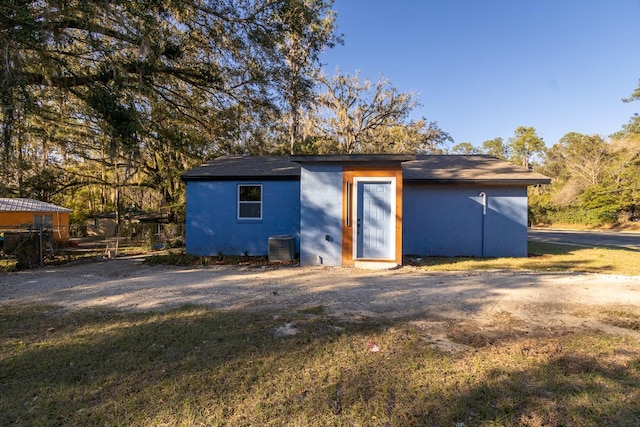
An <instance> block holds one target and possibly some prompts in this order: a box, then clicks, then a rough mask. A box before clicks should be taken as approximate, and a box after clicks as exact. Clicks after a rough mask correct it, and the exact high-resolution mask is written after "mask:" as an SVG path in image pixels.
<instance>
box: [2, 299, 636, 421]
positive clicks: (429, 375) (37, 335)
mask: <svg viewBox="0 0 640 427" xmlns="http://www.w3.org/2000/svg"><path fill="white" fill-rule="evenodd" d="M620 315H621V314H620V313H603V316H604V318H606V317H607V316H613V317H615V318H618V317H620ZM627 317H628V319H630V320H629V321H630V322H631V323H629V325H630V326H629V327H630V328H632V327H635V328H637V327H638V324H640V321H639V320H638V319H639V318H638V317H637V316H636V317H633V316H631V317H629V316H627ZM290 322H293V325H294V327H295V328H296V329H297V330H298V331H299V333H298V334H297V335H293V336H283V337H276V336H275V335H274V331H275V330H276V329H277V328H278V327H281V326H283V325H286V324H287V323H290ZM469 333H471V332H469V331H467V334H469ZM474 333H477V334H482V330H480V329H478V330H476V331H475V332H474ZM452 339H454V340H455V336H453V335H452ZM369 341H373V342H375V343H376V344H378V345H379V347H380V348H381V351H380V352H378V353H372V352H370V351H369V346H368V342H369ZM471 341H473V340H471ZM0 342H1V345H2V348H1V352H0V384H2V392H1V393H0V425H41V426H53V425H83V426H87V425H119V426H120V425H131V426H146V425H184V426H187V425H189V426H190V425H207V426H209V425H230V426H231V425H233V426H258V425H260V426H263V425H273V426H282V425H299V426H308V425H317V426H325V425H336V426H342V425H344V426H351V425H362V426H364V425H371V426H386V425H391V426H397V425H398V426H399V425H403V426H404V425H415V426H421V425H436V426H440V425H442V426H455V425H458V423H464V425H465V426H476V425H529V426H542V425H594V426H595V425H598V426H599V425H612V426H613V425H615V426H625V425H626V426H637V425H638V422H639V421H640V388H639V387H638V384H639V383H640V342H639V341H638V340H637V339H634V338H630V337H623V336H610V335H605V334H603V333H598V332H595V331H594V332H591V333H553V334H552V333H548V334H542V335H538V336H536V335H535V334H534V335H524V334H523V335H522V336H514V334H513V333H512V334H506V335H505V337H504V339H502V340H497V341H495V340H494V341H493V342H492V343H491V344H488V343H487V342H486V341H482V340H475V341H473V342H475V343H476V345H475V347H472V348H470V349H469V350H468V351H462V352H459V353H455V354H450V353H446V352H441V351H437V350H435V349H434V348H432V347H431V345H430V338H429V334H428V331H426V332H425V331H424V330H423V329H420V328H418V327H416V326H415V325H414V324H413V323H411V322H409V321H397V322H393V323H392V322H389V323H387V322H378V321H370V322H366V321H365V322H359V323H342V322H338V321H336V320H335V319H332V318H330V317H328V316H325V315H324V314H323V310H322V308H321V307H318V308H316V309H314V310H307V311H301V312H287V313H278V314H275V313H258V314H256V313H253V314H251V313H244V312H216V311H212V310H208V309H205V308H199V307H185V308H183V309H179V310H173V311H169V312H164V313H123V312H107V311H95V310H91V311H82V312H74V313H67V312H62V311H60V310H59V309H56V308H54V307H39V306H22V307H8V306H0ZM466 342H467V343H469V342H470V341H469V340H467V341H466ZM459 425H462V424H459Z"/></svg>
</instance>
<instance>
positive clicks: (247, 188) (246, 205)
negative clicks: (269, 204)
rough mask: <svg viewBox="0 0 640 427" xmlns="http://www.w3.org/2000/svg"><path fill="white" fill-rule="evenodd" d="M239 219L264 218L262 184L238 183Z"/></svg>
mask: <svg viewBox="0 0 640 427" xmlns="http://www.w3.org/2000/svg"><path fill="white" fill-rule="evenodd" d="M238 219H262V185H260V184H240V185H238Z"/></svg>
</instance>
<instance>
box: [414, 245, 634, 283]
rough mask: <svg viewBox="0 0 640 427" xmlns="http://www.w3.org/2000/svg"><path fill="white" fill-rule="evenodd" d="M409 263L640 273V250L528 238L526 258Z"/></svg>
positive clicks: (428, 266) (429, 267)
mask: <svg viewBox="0 0 640 427" xmlns="http://www.w3.org/2000/svg"><path fill="white" fill-rule="evenodd" d="M409 261H410V264H412V265H418V266H422V267H424V268H425V269H426V270H430V271H456V270H495V269H499V270H502V269H505V270H535V271H576V272H587V273H603V274H621V275H626V276H638V275H640V252H638V251H632V250H627V249H605V248H591V247H584V246H573V245H558V244H554V243H542V242H529V256H528V257H527V258H472V257H454V258H447V257H421V258H420V261H416V258H415V257H409Z"/></svg>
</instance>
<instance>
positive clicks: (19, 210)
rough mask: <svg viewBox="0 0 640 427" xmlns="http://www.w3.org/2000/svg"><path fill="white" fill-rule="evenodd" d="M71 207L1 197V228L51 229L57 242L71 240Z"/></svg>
mask: <svg viewBox="0 0 640 427" xmlns="http://www.w3.org/2000/svg"><path fill="white" fill-rule="evenodd" d="M71 212H73V211H72V210H71V209H67V208H63V207H61V206H56V205H54V204H51V203H46V202H40V201H38V200H34V199H18V198H15V199H14V198H0V229H2V230H3V231H5V232H6V231H8V230H13V231H24V230H39V229H41V228H42V229H44V230H48V231H51V234H52V237H53V239H54V240H56V241H57V242H67V241H68V240H69V214H70V213H71Z"/></svg>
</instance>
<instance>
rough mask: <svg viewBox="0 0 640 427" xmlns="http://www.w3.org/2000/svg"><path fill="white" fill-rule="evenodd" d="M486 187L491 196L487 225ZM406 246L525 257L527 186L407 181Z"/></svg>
mask: <svg viewBox="0 0 640 427" xmlns="http://www.w3.org/2000/svg"><path fill="white" fill-rule="evenodd" d="M482 191H484V192H485V193H486V194H487V201H488V209H487V215H486V217H485V218H484V226H483V215H482V197H480V196H479V194H480V192H482ZM483 228H484V233H483ZM483 234H484V238H483ZM483 239H484V241H483ZM403 252H404V254H406V255H425V256H478V257H480V256H483V253H484V256H487V257H498V256H512V257H526V256H527V189H526V187H499V186H495V187H482V186H453V185H428V184H405V186H404V197H403Z"/></svg>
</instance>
